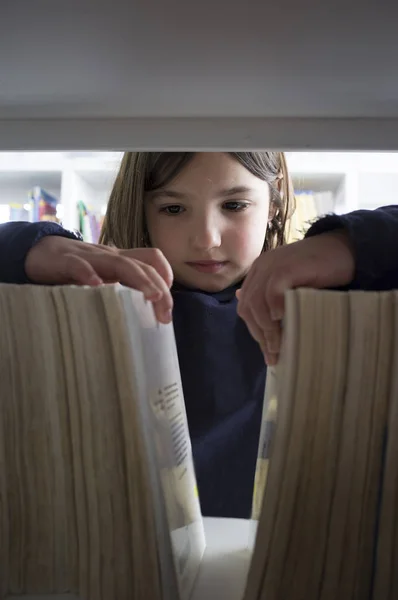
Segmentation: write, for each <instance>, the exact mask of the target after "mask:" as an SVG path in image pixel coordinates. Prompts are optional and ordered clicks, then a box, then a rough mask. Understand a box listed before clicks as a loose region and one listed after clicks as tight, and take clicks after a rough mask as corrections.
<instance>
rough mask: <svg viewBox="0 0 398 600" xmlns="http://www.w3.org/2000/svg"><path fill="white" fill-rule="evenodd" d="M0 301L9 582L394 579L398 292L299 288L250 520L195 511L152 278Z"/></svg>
mask: <svg viewBox="0 0 398 600" xmlns="http://www.w3.org/2000/svg"><path fill="white" fill-rule="evenodd" d="M0 319H1V323H2V335H1V336H0V377H1V378H0V381H1V386H0V585H1V586H2V587H1V588H0V598H2V599H3V598H8V597H10V598H11V597H12V598H14V597H15V596H17V597H18V598H21V599H22V598H26V599H27V598H29V599H31V600H33V598H34V600H39V599H40V600H41V599H43V600H44V598H45V599H46V600H57V599H58V600H61V598H62V599H64V598H65V600H66V598H72V596H71V595H70V594H74V596H73V598H80V599H81V600H127V599H129V600H131V599H133V600H168V599H169V598H170V599H171V598H173V600H188V599H190V600H216V599H218V598H220V597H228V600H302V599H304V598H305V599H306V600H332V599H333V600H334V599H335V598H339V600H361V599H363V598H366V599H369V600H395V599H396V598H397V597H398V574H397V572H396V569H395V568H394V567H395V557H396V555H397V550H398V545H397V541H398V533H397V526H396V522H397V514H396V512H397V511H396V507H397V506H398V478H397V475H396V472H397V465H398V441H397V436H396V435H395V432H396V431H397V428H398V292H394V291H393V292H380V293H376V292H359V291H355V292H337V291H336V292H334V291H326V290H324V291H316V290H309V289H298V290H292V291H289V292H288V293H287V294H286V315H285V319H284V322H283V344H282V351H281V357H280V361H279V364H278V365H277V367H276V368H273V369H271V370H270V372H269V374H268V377H267V384H266V390H265V401H264V410H263V421H262V427H261V433H260V440H259V453H258V461H257V469H256V478H255V488H254V491H253V514H252V519H251V520H247V521H246V522H242V521H239V520H234V519H231V520H228V519H203V518H202V515H201V511H200V499H199V497H198V493H197V488H196V480H195V469H194V462H193V458H192V450H191V445H190V440H189V431H188V426H187V419H186V412H185V407H184V401H183V393H182V386H181V380H180V373H179V367H178V360H177V352H176V347H175V340H174V334H173V327H172V325H171V324H170V325H159V324H158V323H157V322H156V320H155V317H154V313H153V310H152V306H151V305H150V303H147V302H145V301H144V299H143V297H142V295H141V294H140V293H139V292H134V291H132V290H128V289H126V288H123V287H121V286H108V285H105V286H101V287H99V288H95V289H88V288H79V287H73V286H67V287H45V286H29V285H28V286H12V285H0ZM396 340H397V341H396ZM65 594H66V596H65ZM68 594H69V595H68Z"/></svg>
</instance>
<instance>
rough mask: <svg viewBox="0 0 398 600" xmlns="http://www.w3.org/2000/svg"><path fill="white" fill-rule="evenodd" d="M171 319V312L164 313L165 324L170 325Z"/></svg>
mask: <svg viewBox="0 0 398 600" xmlns="http://www.w3.org/2000/svg"><path fill="white" fill-rule="evenodd" d="M171 317H172V312H171V310H166V312H165V313H164V318H165V321H166V323H170V321H171Z"/></svg>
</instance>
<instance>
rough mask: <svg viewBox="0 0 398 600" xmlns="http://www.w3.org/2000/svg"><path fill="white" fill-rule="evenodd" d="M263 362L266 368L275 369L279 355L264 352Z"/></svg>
mask: <svg viewBox="0 0 398 600" xmlns="http://www.w3.org/2000/svg"><path fill="white" fill-rule="evenodd" d="M264 358H265V362H266V364H267V367H275V365H277V364H278V360H279V354H273V353H272V352H268V351H266V352H265V353H264Z"/></svg>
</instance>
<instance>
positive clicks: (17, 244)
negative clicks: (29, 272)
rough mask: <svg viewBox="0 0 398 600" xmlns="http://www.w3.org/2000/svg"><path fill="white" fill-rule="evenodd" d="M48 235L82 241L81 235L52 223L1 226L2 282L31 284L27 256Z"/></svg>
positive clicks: (0, 272)
mask: <svg viewBox="0 0 398 600" xmlns="http://www.w3.org/2000/svg"><path fill="white" fill-rule="evenodd" d="M48 235H58V236H62V237H67V238H70V239H74V240H81V239H82V238H81V236H80V234H79V233H74V232H72V231H68V230H67V229H64V228H63V227H61V226H60V225H58V224H57V223H53V222H51V221H41V222H39V223H27V222H24V221H18V222H11V223H4V224H2V225H0V282H1V283H29V279H28V277H27V276H26V273H25V260H26V256H27V254H28V252H29V250H30V249H31V248H33V246H34V245H35V244H37V242H39V241H40V240H41V239H42V238H43V237H46V236H48Z"/></svg>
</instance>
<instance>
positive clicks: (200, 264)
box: [187, 260, 228, 273]
mask: <svg viewBox="0 0 398 600" xmlns="http://www.w3.org/2000/svg"><path fill="white" fill-rule="evenodd" d="M227 264H228V261H226V260H223V261H219V260H198V261H195V262H187V265H188V266H189V267H191V268H192V269H195V270H196V271H200V272H201V273H218V272H219V271H222V269H224V267H225V266H226V265H227Z"/></svg>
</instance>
